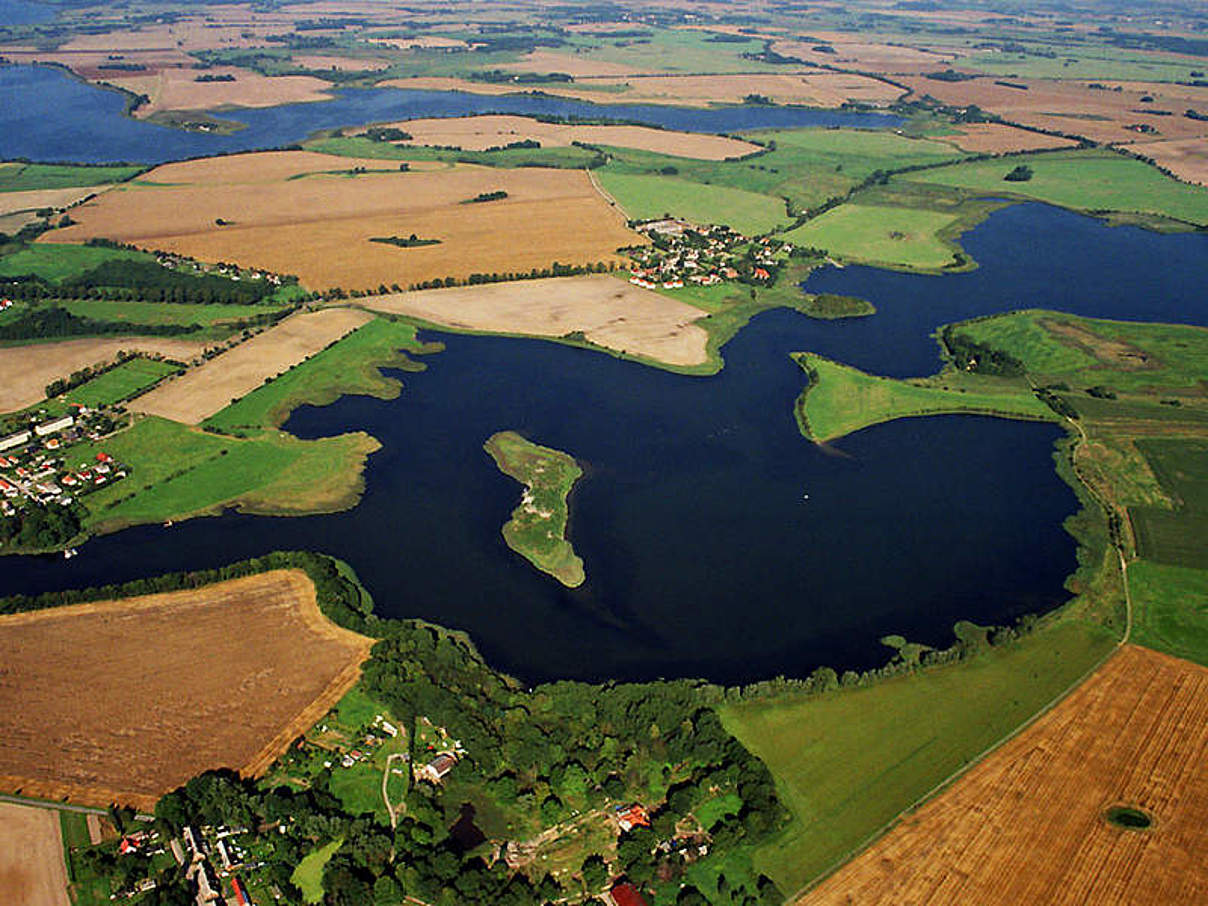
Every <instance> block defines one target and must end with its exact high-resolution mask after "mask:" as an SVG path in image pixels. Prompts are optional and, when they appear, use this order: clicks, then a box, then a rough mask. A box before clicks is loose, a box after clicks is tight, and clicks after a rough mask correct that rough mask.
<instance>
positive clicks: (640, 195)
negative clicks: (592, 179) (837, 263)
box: [598, 170, 790, 236]
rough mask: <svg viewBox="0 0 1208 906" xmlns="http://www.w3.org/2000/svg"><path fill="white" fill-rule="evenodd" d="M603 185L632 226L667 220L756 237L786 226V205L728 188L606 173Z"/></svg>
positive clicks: (657, 177)
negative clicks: (722, 227) (721, 227)
mask: <svg viewBox="0 0 1208 906" xmlns="http://www.w3.org/2000/svg"><path fill="white" fill-rule="evenodd" d="M598 175H599V180H600V183H601V185H603V186H604V189H605V191H606V192H608V194H609V195H611V196H612V197H613V198H615V199H616V200H617V203H618V204H619V205H620V206H621V207H622V208H623V209H624V211H625V213H626V215H628V217H629V218H630V219H631V220H651V219H654V218H658V217H663V216H666V215H671V216H674V217H683V218H684V219H685V220H690V221H692V222H693V223H722V224H725V225H726V226H728V227H730V228H731V229H734V230H737V231H738V232H740V233H744V234H746V235H747V236H754V235H758V234H760V233H770V232H772V231H773V230H776V229H778V228H780V227H783V226H786V225H788V223H789V222H790V221H789V217H788V215H787V213H786V212H785V207H784V201H783V200H782V199H779V198H773V197H772V196H770V195H760V194H758V193H756V192H748V191H745V190H743V189H735V188H730V187H727V186H716V185H713V186H707V185H702V184H701V183H694V182H688V181H686V180H683V179H677V178H675V177H672V176H639V175H630V174H624V173H614V172H610V171H608V170H604V171H602V172H600V173H599V174H598Z"/></svg>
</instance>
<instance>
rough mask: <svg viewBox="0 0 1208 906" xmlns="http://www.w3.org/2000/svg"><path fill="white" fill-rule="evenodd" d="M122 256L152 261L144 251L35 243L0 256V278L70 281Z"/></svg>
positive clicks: (151, 256)
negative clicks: (37, 278)
mask: <svg viewBox="0 0 1208 906" xmlns="http://www.w3.org/2000/svg"><path fill="white" fill-rule="evenodd" d="M115 259H126V260H131V261H149V262H154V261H155V256H154V255H150V254H148V253H147V252H137V251H131V250H128V249H112V248H105V247H104V246H99V245H66V244H61V243H49V242H37V243H34V244H32V245H27V246H26V247H25V248H23V249H21V250H20V251H18V252H14V253H13V254H11V255H4V256H3V257H0V277H23V276H27V275H32V276H35V277H41V278H42V279H43V280H48V281H50V282H52V283H60V282H62V281H64V280H71V279H74V278H75V277H79V276H81V275H82V274H85V273H87V272H88V271H90V270H92V269H93V268H96V267H99V266H100V265H102V264H104V263H105V262H106V261H113V260H115Z"/></svg>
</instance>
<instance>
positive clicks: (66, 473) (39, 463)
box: [0, 406, 129, 517]
mask: <svg viewBox="0 0 1208 906" xmlns="http://www.w3.org/2000/svg"><path fill="white" fill-rule="evenodd" d="M73 409H74V414H69V415H62V416H59V417H57V418H52V419H50V420H48V421H43V422H38V423H33V424H30V425H28V426H27V427H24V428H22V429H21V430H19V431H14V432H11V433H9V434H7V435H5V436H3V437H0V495H2V496H0V513H2V514H3V515H4V516H10V517H11V516H16V515H17V514H18V512H19V510H20V508H22V507H23V506H30V505H33V506H48V505H52V504H54V505H58V506H70V505H71V504H72V503H74V502H75V501H76V500H77V499H78V498H80V497H82V496H84V495H85V494H87V493H89V492H90V491H93V490H96V489H97V488H100V487H103V486H105V485H107V484H110V483H112V482H115V481H120V480H122V479H123V478H125V477H126V476H127V475H128V474H129V469H128V467H127V466H125V465H124V464H122V463H120V462H118V461H117V460H116V459H114V458H113V457H112V456H111V455H109V454H108V453H105V452H104V451H101V452H98V453H96V454H94V455H93V456H91V457H89V459H88V460H87V461H85V462H79V461H74V460H73V458H72V457H71V456H70V450H71V448H72V447H73V446H75V445H77V444H80V443H82V442H86V441H97V440H100V439H101V438H102V437H103V436H104V434H105V433H107V430H106V429H107V428H109V427H110V425H111V420H110V419H109V418H108V416H105V415H104V414H103V413H101V412H100V411H99V410H96V409H89V408H87V407H85V406H75V407H73Z"/></svg>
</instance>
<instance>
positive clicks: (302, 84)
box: [108, 66, 332, 117]
mask: <svg viewBox="0 0 1208 906" xmlns="http://www.w3.org/2000/svg"><path fill="white" fill-rule="evenodd" d="M206 74H207V75H211V76H228V75H229V76H233V77H234V79H235V80H234V81H233V82H226V81H218V82H214V81H211V82H199V81H197V75H198V74H197V72H196V71H195V70H192V69H161V70H160V71H159V72H156V73H154V74H152V75H133V76H126V77H122V78H112V77H111V78H109V79H108V81H110V82H112V83H113V84H114V85H117V86H118V87H119V88H125V89H126V90H127V91H132V92H134V93H135V94H145V95H146V96H147V97H148V98H150V99H151V100H150V102H149V103H146V104H143V105H142V106H140V107H139V108H138V109H137V110H135V111H134V114H135V116H138V117H147V116H150V115H151V114H153V113H158V112H160V111H161V110H214V109H217V108H219V107H276V106H278V105H280V104H298V103H302V102H304V101H329V100H331V97H332V96H331V95H330V94H328V93H327V91H328V90H329V89H330V88H331V83H329V82H325V81H323V80H322V79H319V78H315V77H314V76H308V75H286V76H271V77H270V76H263V75H260V74H259V73H256V72H249V71H248V70H246V69H236V68H234V67H231V66H215V67H213V68H212V69H210V70H208V71H207V73H206Z"/></svg>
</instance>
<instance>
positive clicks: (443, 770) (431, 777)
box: [419, 752, 457, 783]
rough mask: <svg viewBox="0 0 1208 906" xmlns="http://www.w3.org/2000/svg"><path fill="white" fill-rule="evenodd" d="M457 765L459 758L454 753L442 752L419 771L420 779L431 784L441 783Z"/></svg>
mask: <svg viewBox="0 0 1208 906" xmlns="http://www.w3.org/2000/svg"><path fill="white" fill-rule="evenodd" d="M456 764H457V756H456V755H454V754H453V753H452V752H441V753H440V754H439V755H437V756H436V757H435V758H433V759H432V760H431V761H429V762H428V763H427V764H426V765H424V766H423V767H422V768H420V770H419V779H420V780H427V781H428V782H429V783H440V782H441V781H442V780H444V778H445V775H446V774H448V773H449V772H450V771H451V770H453V767H454V766H455V765H456Z"/></svg>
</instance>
